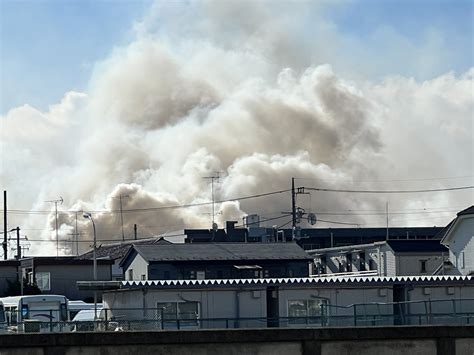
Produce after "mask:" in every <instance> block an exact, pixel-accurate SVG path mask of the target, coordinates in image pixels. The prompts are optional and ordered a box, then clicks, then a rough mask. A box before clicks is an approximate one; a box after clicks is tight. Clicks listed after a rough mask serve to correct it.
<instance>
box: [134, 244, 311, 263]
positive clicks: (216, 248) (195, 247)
mask: <svg viewBox="0 0 474 355" xmlns="http://www.w3.org/2000/svg"><path fill="white" fill-rule="evenodd" d="M135 249H136V250H137V252H138V253H139V254H140V255H142V256H143V257H144V258H145V259H146V260H148V261H186V260H194V261H197V260H215V261H217V260H275V259H277V260H312V258H311V257H310V256H309V255H308V254H307V253H306V252H305V251H304V250H303V249H301V247H299V246H298V245H297V244H296V243H205V244H204V243H191V244H189V243H187V244H171V245H160V246H156V245H135Z"/></svg>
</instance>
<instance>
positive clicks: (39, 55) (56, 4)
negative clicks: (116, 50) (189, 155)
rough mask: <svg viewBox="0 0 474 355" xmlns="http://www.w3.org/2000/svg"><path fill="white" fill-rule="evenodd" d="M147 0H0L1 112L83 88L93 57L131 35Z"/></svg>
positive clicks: (39, 103)
mask: <svg viewBox="0 0 474 355" xmlns="http://www.w3.org/2000/svg"><path fill="white" fill-rule="evenodd" d="M148 6H149V1H129V2H126V1H114V2H111V1H83V0H80V1H79V0H74V1H59V0H57V1H47V0H46V1H9V0H2V1H1V30H2V34H1V42H2V48H1V62H2V104H1V110H2V113H5V111H6V110H8V109H10V108H12V107H15V106H18V105H22V104H25V103H28V104H30V105H33V106H36V107H39V108H42V109H44V108H46V107H47V106H48V105H49V104H53V103H56V102H58V101H59V100H60V99H61V98H62V96H63V95H64V93H65V92H66V91H69V90H78V91H82V90H84V89H85V88H86V86H87V82H88V80H89V78H90V74H91V71H92V68H93V65H94V63H95V62H96V61H97V60H99V59H102V58H104V57H105V56H106V55H107V54H108V53H109V52H110V51H111V49H112V48H113V47H114V46H118V45H123V44H125V43H127V42H128V41H130V40H131V39H132V38H131V26H132V24H133V21H134V20H135V19H137V18H140V17H141V16H142V15H143V13H144V11H145V9H146V8H147V7H148Z"/></svg>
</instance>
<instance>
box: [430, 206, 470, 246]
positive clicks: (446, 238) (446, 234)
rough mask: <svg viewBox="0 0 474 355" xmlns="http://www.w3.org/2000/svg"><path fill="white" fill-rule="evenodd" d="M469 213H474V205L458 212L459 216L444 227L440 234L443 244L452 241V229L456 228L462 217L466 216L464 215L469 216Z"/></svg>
mask: <svg viewBox="0 0 474 355" xmlns="http://www.w3.org/2000/svg"><path fill="white" fill-rule="evenodd" d="M468 215H474V205H473V206H470V207H468V208H466V209H464V210H462V211H460V212H458V213H457V217H456V218H455V219H453V220H452V221H451V222H449V224H448V225H447V226H446V227H444V228H443V230H442V231H441V232H440V233H439V234H438V236H439V237H441V243H442V244H443V245H449V243H450V241H451V240H450V239H451V238H450V235H451V231H452V230H453V228H455V226H456V224H457V222H458V221H459V219H460V218H464V216H468Z"/></svg>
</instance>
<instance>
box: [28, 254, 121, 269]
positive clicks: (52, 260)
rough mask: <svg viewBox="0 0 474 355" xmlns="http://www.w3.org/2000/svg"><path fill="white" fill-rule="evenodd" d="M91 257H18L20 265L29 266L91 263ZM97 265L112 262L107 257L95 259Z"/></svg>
mask: <svg viewBox="0 0 474 355" xmlns="http://www.w3.org/2000/svg"><path fill="white" fill-rule="evenodd" d="M92 262H93V261H92V260H91V259H78V258H77V257H75V256H29V257H26V258H22V259H20V265H21V266H22V267H29V266H30V265H31V266H32V265H34V266H35V267H36V266H38V265H56V266H63V265H92ZM97 263H98V264H99V265H110V264H113V261H112V260H111V259H109V258H107V259H105V258H101V259H97Z"/></svg>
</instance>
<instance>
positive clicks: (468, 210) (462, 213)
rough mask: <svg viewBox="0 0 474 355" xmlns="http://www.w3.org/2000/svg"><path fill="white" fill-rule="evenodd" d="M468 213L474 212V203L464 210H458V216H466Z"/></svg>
mask: <svg viewBox="0 0 474 355" xmlns="http://www.w3.org/2000/svg"><path fill="white" fill-rule="evenodd" d="M467 214H474V205H473V206H471V207H468V208H466V209H465V210H462V211H461V212H458V216H464V215H467Z"/></svg>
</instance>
